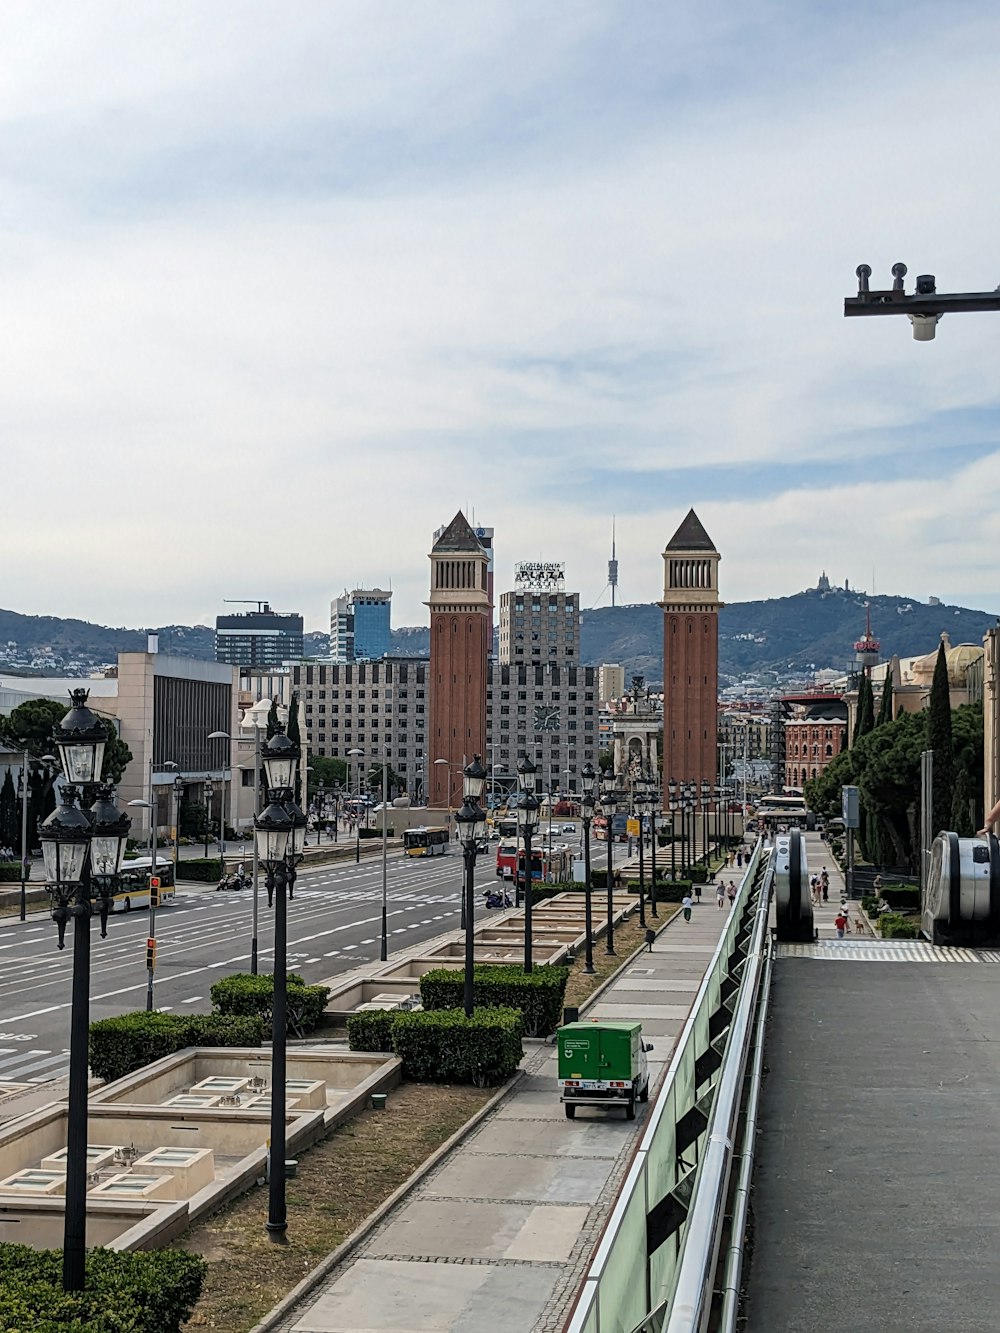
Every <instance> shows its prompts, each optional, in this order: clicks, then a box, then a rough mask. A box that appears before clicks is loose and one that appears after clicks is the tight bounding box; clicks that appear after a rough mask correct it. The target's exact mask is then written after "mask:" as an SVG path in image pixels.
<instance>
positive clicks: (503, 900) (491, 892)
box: [483, 889, 514, 911]
mask: <svg viewBox="0 0 1000 1333" xmlns="http://www.w3.org/2000/svg"><path fill="white" fill-rule="evenodd" d="M483 898H484V899H485V902H486V908H487V911H490V910H492V909H493V908H497V907H513V906H514V904H513V903H512V902H511V900H510V898H509V896H508V895H507V894H506V893H502V894H501V893H500V892H499V891H498V890H496V889H487V890H486V892H485V893H484V894H483Z"/></svg>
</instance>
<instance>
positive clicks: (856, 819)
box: [840, 787, 861, 829]
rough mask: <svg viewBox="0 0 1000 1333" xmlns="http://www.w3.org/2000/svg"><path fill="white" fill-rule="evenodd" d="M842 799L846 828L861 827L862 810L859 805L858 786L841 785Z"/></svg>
mask: <svg viewBox="0 0 1000 1333" xmlns="http://www.w3.org/2000/svg"><path fill="white" fill-rule="evenodd" d="M840 800H841V812H842V814H843V818H844V828H854V829H856V828H860V827H861V811H860V808H859V805H858V789H857V787H841V789H840Z"/></svg>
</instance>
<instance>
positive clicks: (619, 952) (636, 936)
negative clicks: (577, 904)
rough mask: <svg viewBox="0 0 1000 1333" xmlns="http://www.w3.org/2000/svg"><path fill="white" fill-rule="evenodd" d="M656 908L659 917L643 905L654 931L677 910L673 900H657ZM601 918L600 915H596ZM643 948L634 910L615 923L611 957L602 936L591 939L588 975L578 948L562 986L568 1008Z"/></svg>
mask: <svg viewBox="0 0 1000 1333" xmlns="http://www.w3.org/2000/svg"><path fill="white" fill-rule="evenodd" d="M593 906H594V921H595V923H596V922H597V921H598V919H599V918H598V906H597V901H596V896H595V900H594V904H593ZM656 908H657V911H658V912H659V914H660V916H659V919H658V920H657V918H656V917H654V916H652V915H651V913H650V908H649V903H647V904H646V918H647V921H648V923H649V925H650V926H652V927H653V929H654V930H658V929H659V927H660V926H662V925H663V924H664V922H666V921H669V920H670V918H671V917H672V916H673V914H674V913H675V912H676V911H678V907H677V905H676V904H675V903H657V904H656ZM600 919H602V920H603V919H604V918H600ZM645 947H646V932H645V930H644V929H643V928H642V926H640V925H639V912H638V909H637V910H636V911H634V912H633V913H632V915H631V916H630V917H629V918H628V920H627V921H624V922H622V923H621V924H620V925H616V926H615V953H614V957H613V958H612V957H609V956H608V955H607V954H606V953H605V952H604V937H603V936H602V937H601V938H600V939H599V940H595V941H594V968H595V969H596V970H595V972H594V973H593V974H592V975H588V974H587V973H586V972H584V970H583V965H584V951H583V949H581V950H580V952H579V954H578V955H577V957H576V959H575V961H574V962H573V964H572V966H571V969H570V974H569V981H568V983H567V985H566V1000H565V1003H566V1004H567V1005H569V1006H570V1007H576V1008H579V1007H580V1005H581V1004H583V1002H584V1000H586V999H587V997H588V996H589V995H592V994H593V993H594V991H595V990H597V988H598V986H600V985H601V983H602V982H604V981H606V980H607V979H608V977H610V975H611V973H612V972H614V971H615V970H616V969H617V968H619V967H621V965H622V963H625V962H627V961H628V960H629V959H630V958H631V957H632V955H633V954H634V953H637V952H638V951H639V949H643V948H645Z"/></svg>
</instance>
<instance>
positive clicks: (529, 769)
mask: <svg viewBox="0 0 1000 1333" xmlns="http://www.w3.org/2000/svg"><path fill="white" fill-rule="evenodd" d="M536 772H537V769H536V768H535V765H534V764H533V763H532V762H531V760H530V759H529V758H528V757H527V756H525V757H524V758H523V759H519V760H518V761H517V778H518V783H519V785H520V788H521V791H520V795H519V796H518V798H517V827H518V830H519V832H520V834H521V842H522V848H521V851H520V852H519V853H518V855H521V856H523V857H524V970H525V972H530V971H531V967H532V953H533V942H532V938H531V891H532V882H533V879H532V869H531V836H532V834H533V833H534V831H535V829H536V828H537V827H538V810H539V805H538V798H537V797H536V795H535V773H536Z"/></svg>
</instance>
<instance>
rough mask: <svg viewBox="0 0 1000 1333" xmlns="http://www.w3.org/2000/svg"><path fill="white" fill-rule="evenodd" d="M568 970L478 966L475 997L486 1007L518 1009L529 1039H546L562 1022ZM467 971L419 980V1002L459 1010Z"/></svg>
mask: <svg viewBox="0 0 1000 1333" xmlns="http://www.w3.org/2000/svg"><path fill="white" fill-rule="evenodd" d="M568 980H569V968H568V967H548V966H546V967H536V968H534V969H533V970H532V971H531V972H525V970H524V968H522V967H516V966H513V965H506V964H503V965H499V966H493V965H491V964H489V963H477V964H476V966H475V968H474V969H473V998H474V1001H475V1003H476V1004H477V1005H482V1006H484V1007H485V1008H500V1009H516V1010H517V1011H518V1012H519V1013H520V1015H521V1018H522V1022H523V1025H524V1032H525V1035H526V1036H529V1037H545V1036H548V1034H549V1033H550V1032H555V1030H556V1028H557V1027H558V1026H559V1024H560V1023H561V1022H562V1011H563V1001H564V1000H565V998H566V983H567V981H568ZM464 988H465V968H461V969H457V970H456V969H452V968H446V967H439V968H435V969H434V970H433V971H431V972H425V973H424V975H423V976H422V977H421V978H420V999H421V1001H422V1002H423V1006H424V1009H426V1010H429V1011H437V1010H452V1009H459V1008H461V1006H462V1002H463V997H464Z"/></svg>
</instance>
